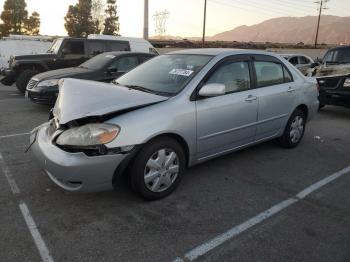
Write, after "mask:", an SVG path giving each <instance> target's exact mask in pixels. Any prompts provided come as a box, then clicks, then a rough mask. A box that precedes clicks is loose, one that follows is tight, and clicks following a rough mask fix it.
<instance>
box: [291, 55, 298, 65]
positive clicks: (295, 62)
mask: <svg viewBox="0 0 350 262" xmlns="http://www.w3.org/2000/svg"><path fill="white" fill-rule="evenodd" d="M289 62H290V63H291V64H292V65H297V64H298V63H299V62H298V57H297V56H293V57H292V58H290V59H289Z"/></svg>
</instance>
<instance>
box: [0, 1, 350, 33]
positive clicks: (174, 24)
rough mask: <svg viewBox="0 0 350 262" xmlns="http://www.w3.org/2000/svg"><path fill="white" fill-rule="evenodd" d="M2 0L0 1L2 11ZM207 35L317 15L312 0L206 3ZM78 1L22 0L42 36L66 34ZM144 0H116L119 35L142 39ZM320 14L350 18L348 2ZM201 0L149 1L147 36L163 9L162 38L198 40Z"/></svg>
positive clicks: (202, 2)
mask: <svg viewBox="0 0 350 262" xmlns="http://www.w3.org/2000/svg"><path fill="white" fill-rule="evenodd" d="M4 1H5V0H0V11H2V8H3V5H4ZM207 1H208V2H207V28H206V34H207V35H208V36H212V35H215V34H217V33H221V32H223V31H227V30H231V29H233V28H235V27H237V26H240V25H253V24H257V23H260V22H262V21H264V20H267V19H270V18H274V17H281V16H306V15H317V12H318V11H317V5H316V4H315V3H314V2H315V0H207ZM77 2H78V0H26V3H27V9H28V11H29V12H33V11H37V12H39V13H40V16H41V28H40V29H41V30H40V33H41V34H42V35H62V36H64V35H67V32H66V30H65V28H64V16H65V15H66V13H67V10H68V6H69V5H70V4H75V3H77ZM143 4H144V0H117V5H118V15H119V19H120V33H121V35H122V36H133V37H142V32H143V7H144V5H143ZM327 7H328V8H329V9H327V10H324V14H329V15H338V16H350V0H330V2H329V3H327ZM203 8H204V0H149V16H150V17H149V27H150V31H149V34H150V35H151V36H152V35H155V20H154V19H153V15H154V14H155V12H157V11H163V10H167V11H168V12H169V13H170V14H169V18H168V19H167V21H166V27H165V29H166V35H172V36H181V37H184V38H185V37H199V36H201V34H202V27H203Z"/></svg>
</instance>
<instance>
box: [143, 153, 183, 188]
mask: <svg viewBox="0 0 350 262" xmlns="http://www.w3.org/2000/svg"><path fill="white" fill-rule="evenodd" d="M179 169H180V165H179V158H178V156H177V154H176V153H175V151H174V150H172V149H169V148H163V149H160V150H158V151H157V152H155V153H154V154H153V155H152V156H151V157H150V158H149V159H148V161H147V163H146V166H145V170H144V181H145V185H146V187H147V188H148V189H149V190H150V191H152V192H155V193H159V192H163V191H165V190H167V189H168V188H169V187H171V186H172V185H173V184H174V182H175V180H176V178H177V176H178V174H179Z"/></svg>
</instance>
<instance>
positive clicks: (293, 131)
mask: <svg viewBox="0 0 350 262" xmlns="http://www.w3.org/2000/svg"><path fill="white" fill-rule="evenodd" d="M303 132H304V120H303V118H302V117H301V116H296V117H295V118H294V120H293V122H292V124H291V126H290V132H289V136H290V139H291V141H292V142H293V143H298V142H299V141H300V139H301V137H302V135H303Z"/></svg>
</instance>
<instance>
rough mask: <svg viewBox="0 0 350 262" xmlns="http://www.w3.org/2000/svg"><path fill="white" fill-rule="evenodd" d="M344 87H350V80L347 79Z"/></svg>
mask: <svg viewBox="0 0 350 262" xmlns="http://www.w3.org/2000/svg"><path fill="white" fill-rule="evenodd" d="M343 87H350V78H347V79H345V82H344V85H343Z"/></svg>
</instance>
